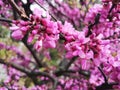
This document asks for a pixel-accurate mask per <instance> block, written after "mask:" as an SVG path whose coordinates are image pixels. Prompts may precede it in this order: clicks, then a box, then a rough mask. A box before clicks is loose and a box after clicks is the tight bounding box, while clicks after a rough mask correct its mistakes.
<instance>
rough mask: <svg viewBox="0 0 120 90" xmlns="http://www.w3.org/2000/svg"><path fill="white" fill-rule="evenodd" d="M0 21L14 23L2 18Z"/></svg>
mask: <svg viewBox="0 0 120 90" xmlns="http://www.w3.org/2000/svg"><path fill="white" fill-rule="evenodd" d="M0 21H3V22H7V23H12V20H9V19H6V18H0Z"/></svg>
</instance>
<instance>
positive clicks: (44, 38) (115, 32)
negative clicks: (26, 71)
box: [0, 0, 120, 90]
mask: <svg viewBox="0 0 120 90" xmlns="http://www.w3.org/2000/svg"><path fill="white" fill-rule="evenodd" d="M40 1H42V0H40ZM32 2H33V1H32ZM46 2H47V1H46ZM116 2H118V1H117V0H116ZM116 2H115V1H114V0H102V4H95V5H94V6H93V7H91V8H90V9H89V10H88V12H87V13H86V16H85V20H84V22H83V23H84V25H83V26H82V27H81V28H80V29H82V30H81V31H79V30H76V29H75V26H78V27H79V25H80V22H79V21H80V20H82V19H80V18H81V16H80V14H81V13H80V11H79V9H78V8H71V7H69V6H68V4H66V3H63V2H59V1H58V0H55V1H54V3H56V4H55V5H56V9H55V10H56V11H52V13H54V14H55V15H56V13H57V14H58V12H61V13H62V14H61V15H60V16H59V15H58V16H55V17H59V18H61V16H62V15H63V16H64V18H65V22H62V21H54V19H53V16H51V13H49V12H47V11H46V12H43V11H42V10H40V9H35V10H34V11H33V14H31V15H30V16H29V20H13V22H12V26H11V27H10V30H11V37H12V38H13V39H15V40H16V41H20V40H21V41H22V40H26V42H27V44H28V45H33V48H34V49H36V50H37V51H42V48H44V49H43V50H46V51H47V50H48V49H49V48H55V49H57V48H58V46H59V45H58V44H59V43H60V44H62V45H61V46H62V49H63V48H64V49H65V50H63V52H64V51H65V54H64V55H65V57H64V56H63V57H64V58H65V59H66V58H67V59H70V60H72V59H73V58H75V57H76V61H75V62H73V63H72V64H71V66H70V70H73V71H74V72H75V71H77V72H75V73H74V75H73V76H77V77H78V78H76V79H74V78H72V77H68V78H66V77H65V76H63V77H59V78H57V79H59V80H58V81H59V83H60V84H58V86H57V89H56V90H62V89H65V90H78V89H80V90H89V88H92V89H91V90H95V89H96V88H97V87H98V86H101V85H104V84H106V81H105V76H106V78H107V81H108V82H107V84H109V83H117V85H116V86H113V88H115V89H120V83H119V82H120V60H119V59H120V39H119V38H120V13H119V12H120V5H119V4H117V3H116ZM2 3H3V2H0V5H3V4H2ZM48 3H49V2H48ZM114 5H115V6H114ZM113 6H114V8H112V7H113ZM52 8H53V7H52ZM53 10H54V9H53ZM73 12H74V13H73ZM44 13H45V15H43V14H44ZM64 18H63V19H64ZM69 20H72V21H73V22H74V24H75V25H72V24H73V22H71V21H70V22H69ZM83 27H84V28H83ZM60 40H63V42H60ZM3 48H5V49H6V50H12V51H13V52H15V53H16V54H17V56H16V57H12V59H11V61H13V62H15V63H17V64H19V65H22V66H26V67H29V65H30V60H31V59H30V57H25V56H24V55H23V54H22V53H21V51H19V50H17V49H16V48H15V47H13V46H12V47H9V46H6V45H4V44H1V43H0V50H1V49H3ZM48 54H49V53H48V52H47V53H46V55H47V56H48V57H49V58H50V56H49V55H48ZM26 56H27V55H26ZM70 60H69V61H68V62H70ZM56 68H57V67H55V68H54V69H51V70H50V71H49V72H50V74H51V75H53V74H54V73H53V72H54V70H55V69H56ZM99 68H101V70H102V71H101V70H99ZM68 70H69V69H68ZM80 70H86V71H89V72H90V77H89V78H87V79H86V78H84V75H83V76H82V75H80V74H79V73H80V72H79V71H80ZM36 71H37V70H36ZM63 71H64V70H63ZM16 73H17V74H16ZM72 73H73V72H72ZM103 74H105V76H104V75H103ZM8 75H9V80H8V81H9V82H11V81H12V80H11V78H12V77H13V76H14V80H15V83H16V82H17V81H18V80H19V78H20V76H21V75H22V74H21V73H20V72H19V71H17V70H15V69H13V68H11V67H10V68H9V72H8ZM69 75H71V74H69ZM53 76H55V77H57V75H53ZM79 77H80V79H79ZM43 78H44V77H43ZM45 78H46V77H45ZM40 80H42V79H40ZM7 83H8V82H6V84H7ZM15 83H14V84H13V85H12V86H11V88H13V89H18V88H20V87H19V85H17V84H15ZM60 85H61V86H60ZM48 86H49V85H47V84H43V85H41V86H39V85H37V86H35V87H32V88H30V89H31V90H47V89H48V88H49V87H48ZM62 87H63V88H62ZM21 88H22V90H27V88H26V87H24V86H23V87H21ZM3 89H4V88H3Z"/></svg>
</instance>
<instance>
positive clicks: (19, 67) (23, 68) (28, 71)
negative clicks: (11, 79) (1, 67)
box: [0, 59, 31, 75]
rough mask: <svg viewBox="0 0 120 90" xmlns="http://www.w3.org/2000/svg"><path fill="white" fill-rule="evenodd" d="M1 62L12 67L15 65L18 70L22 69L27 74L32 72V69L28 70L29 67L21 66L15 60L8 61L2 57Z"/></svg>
mask: <svg viewBox="0 0 120 90" xmlns="http://www.w3.org/2000/svg"><path fill="white" fill-rule="evenodd" d="M0 63H1V64H5V65H7V66H11V67H13V68H15V69H17V70H19V71H21V72H23V73H25V74H27V75H28V74H30V72H31V71H30V70H28V69H27V68H25V67H23V66H20V65H18V64H16V63H13V62H6V61H5V60H3V59H0Z"/></svg>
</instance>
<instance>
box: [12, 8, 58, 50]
mask: <svg viewBox="0 0 120 90" xmlns="http://www.w3.org/2000/svg"><path fill="white" fill-rule="evenodd" d="M13 23H14V24H13V25H12V27H10V29H11V30H12V38H14V39H15V40H22V39H23V38H24V37H25V36H26V35H27V34H28V33H29V34H28V39H27V42H28V43H32V41H34V40H35V43H34V48H35V49H36V50H38V51H40V49H41V48H42V47H45V48H55V47H56V43H57V40H58V39H59V30H58V26H57V22H54V21H51V17H50V16H49V15H47V17H45V18H42V12H41V11H40V10H36V11H35V12H34V15H31V16H30V20H29V21H23V20H19V21H13Z"/></svg>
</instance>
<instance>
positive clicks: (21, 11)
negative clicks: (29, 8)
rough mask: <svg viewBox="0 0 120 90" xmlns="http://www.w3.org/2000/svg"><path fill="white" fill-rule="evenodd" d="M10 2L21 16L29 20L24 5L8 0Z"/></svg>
mask: <svg viewBox="0 0 120 90" xmlns="http://www.w3.org/2000/svg"><path fill="white" fill-rule="evenodd" d="M8 2H9V3H10V5H11V6H12V8H14V10H15V11H16V12H17V13H18V14H19V15H20V16H21V18H23V19H27V20H28V16H27V15H26V13H25V11H24V9H23V8H22V7H19V6H18V5H17V4H16V3H15V2H14V0H8Z"/></svg>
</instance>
